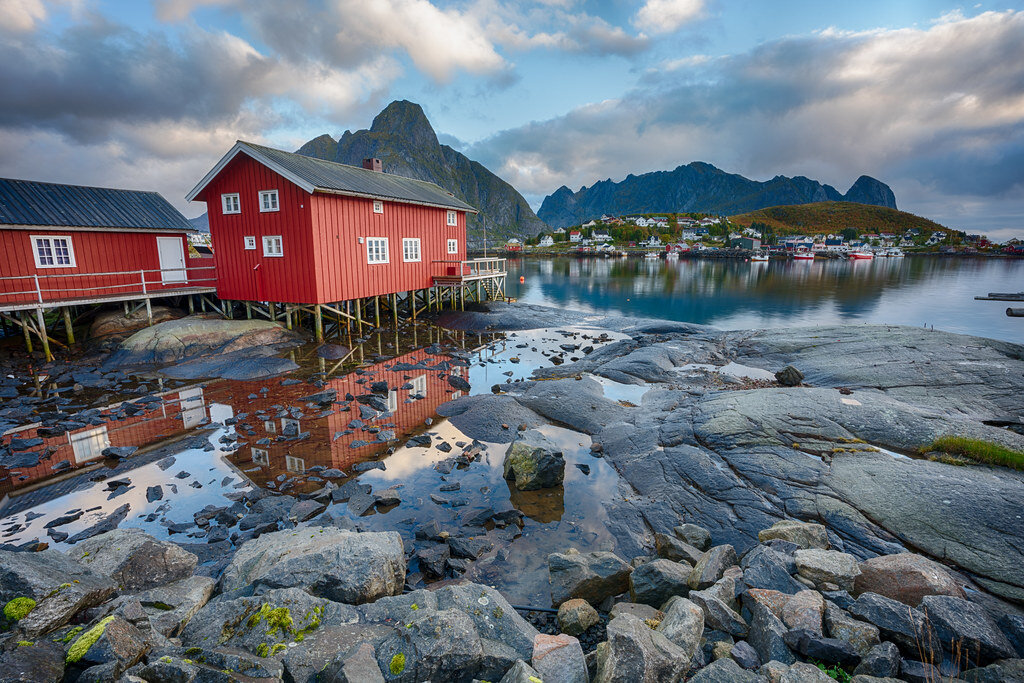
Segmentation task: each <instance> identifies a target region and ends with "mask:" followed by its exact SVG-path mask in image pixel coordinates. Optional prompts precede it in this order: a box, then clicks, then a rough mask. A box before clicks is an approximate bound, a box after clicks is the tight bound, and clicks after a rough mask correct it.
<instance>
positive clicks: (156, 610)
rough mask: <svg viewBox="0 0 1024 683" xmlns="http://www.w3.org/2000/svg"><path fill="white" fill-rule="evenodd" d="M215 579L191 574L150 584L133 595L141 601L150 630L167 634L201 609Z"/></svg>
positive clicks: (178, 630)
mask: <svg viewBox="0 0 1024 683" xmlns="http://www.w3.org/2000/svg"><path fill="white" fill-rule="evenodd" d="M216 587H217V582H216V581H215V580H213V579H212V578H210V577H208V576H190V577H189V578H187V579H181V580H180V581H175V582H174V583H169V584H167V585H165V586H159V587H157V588H151V589H149V590H148V591H144V592H142V593H139V594H138V595H136V596H135V598H136V599H137V600H138V601H139V602H140V603H141V604H142V607H143V609H144V610H145V611H146V614H147V615H149V623H150V624H151V625H152V627H153V630H154V631H156V632H157V633H160V634H162V635H164V636H167V637H168V638H170V637H174V636H177V635H178V634H179V633H181V629H183V628H184V627H185V625H186V624H187V623H188V622H189V621H190V620H191V619H192V617H193V616H195V614H196V612H198V611H199V610H200V609H202V607H203V605H205V604H206V603H207V602H208V601H209V600H210V597H211V596H212V595H213V591H214V589H215V588H216Z"/></svg>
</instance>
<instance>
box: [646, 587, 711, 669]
mask: <svg viewBox="0 0 1024 683" xmlns="http://www.w3.org/2000/svg"><path fill="white" fill-rule="evenodd" d="M657 630H658V632H659V633H661V634H662V635H664V636H665V637H666V638H668V639H669V640H671V641H672V642H673V643H675V644H676V645H678V646H679V648H680V649H681V650H682V651H683V655H684V656H685V657H686V661H690V660H691V659H693V655H694V653H696V652H697V649H698V648H699V647H700V638H701V634H702V633H703V632H704V610H703V609H701V608H700V607H699V606H698V605H696V604H694V603H693V602H692V601H690V600H687V599H686V598H678V597H677V598H672V599H671V600H669V602H668V604H667V605H666V606H665V616H664V617H663V618H662V619H661V622H660V623H659V624H658V629H657Z"/></svg>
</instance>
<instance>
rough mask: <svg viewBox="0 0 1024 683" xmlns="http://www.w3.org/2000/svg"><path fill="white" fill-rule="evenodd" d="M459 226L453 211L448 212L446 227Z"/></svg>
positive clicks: (457, 218)
mask: <svg viewBox="0 0 1024 683" xmlns="http://www.w3.org/2000/svg"><path fill="white" fill-rule="evenodd" d="M458 224H459V217H458V215H456V213H455V212H454V211H449V212H448V225H453V226H457V225H458Z"/></svg>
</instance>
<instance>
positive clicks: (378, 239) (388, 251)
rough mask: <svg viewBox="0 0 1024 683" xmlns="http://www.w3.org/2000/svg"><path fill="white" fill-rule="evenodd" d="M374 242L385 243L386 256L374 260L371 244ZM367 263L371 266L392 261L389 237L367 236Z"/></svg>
mask: <svg viewBox="0 0 1024 683" xmlns="http://www.w3.org/2000/svg"><path fill="white" fill-rule="evenodd" d="M372 242H383V243H384V258H383V259H382V260H373V259H371V258H370V244H371V243H372ZM366 263H367V264H368V265H371V266H377V265H381V264H384V263H391V247H390V245H389V244H388V238H387V237H367V238H366Z"/></svg>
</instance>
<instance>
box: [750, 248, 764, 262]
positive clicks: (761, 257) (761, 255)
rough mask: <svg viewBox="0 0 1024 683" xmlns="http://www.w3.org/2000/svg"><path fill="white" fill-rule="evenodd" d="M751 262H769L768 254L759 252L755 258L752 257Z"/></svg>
mask: <svg viewBox="0 0 1024 683" xmlns="http://www.w3.org/2000/svg"><path fill="white" fill-rule="evenodd" d="M750 260H751V261H755V262H763V261H767V260H768V254H766V253H764V252H763V251H759V252H757V253H756V254H754V255H753V256H751V257H750Z"/></svg>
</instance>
